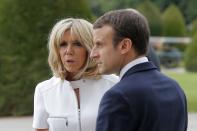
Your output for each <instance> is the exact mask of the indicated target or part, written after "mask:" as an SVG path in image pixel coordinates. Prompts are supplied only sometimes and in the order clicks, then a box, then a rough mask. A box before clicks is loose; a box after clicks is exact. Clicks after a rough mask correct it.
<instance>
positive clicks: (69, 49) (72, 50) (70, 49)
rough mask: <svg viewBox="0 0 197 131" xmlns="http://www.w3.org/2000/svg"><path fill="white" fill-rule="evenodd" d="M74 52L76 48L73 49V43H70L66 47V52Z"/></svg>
mask: <svg viewBox="0 0 197 131" xmlns="http://www.w3.org/2000/svg"><path fill="white" fill-rule="evenodd" d="M73 53H74V49H73V47H72V45H69V44H68V46H67V47H66V54H67V55H73Z"/></svg>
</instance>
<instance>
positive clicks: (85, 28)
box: [48, 18, 98, 79]
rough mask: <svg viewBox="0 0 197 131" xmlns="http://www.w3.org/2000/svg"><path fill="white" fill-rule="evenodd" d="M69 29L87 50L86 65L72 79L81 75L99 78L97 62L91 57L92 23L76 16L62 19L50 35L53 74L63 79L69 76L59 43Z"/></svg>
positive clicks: (49, 46) (50, 57)
mask: <svg viewBox="0 0 197 131" xmlns="http://www.w3.org/2000/svg"><path fill="white" fill-rule="evenodd" d="M68 30H70V32H71V35H73V36H75V37H76V38H77V40H78V41H79V42H80V43H81V44H82V45H83V46H84V47H85V48H86V50H87V58H86V63H85V66H84V67H83V68H82V69H81V70H80V71H79V72H78V73H77V74H76V75H75V76H74V78H72V79H79V78H81V77H93V78H98V75H97V66H96V63H95V62H94V61H93V60H92V59H90V57H89V56H90V52H91V49H92V48H93V34H92V31H93V27H92V24H91V23H89V22H88V21H86V20H84V19H75V18H68V19H63V20H60V21H59V22H57V23H56V24H55V26H54V27H53V29H52V31H51V33H50V35H49V41H48V48H49V56H48V63H49V66H50V67H51V70H52V72H53V74H54V75H55V76H56V77H60V78H61V79H66V77H67V70H66V69H65V68H64V66H63V63H62V61H61V58H60V53H59V45H60V43H61V42H62V39H63V36H64V33H65V32H66V31H68Z"/></svg>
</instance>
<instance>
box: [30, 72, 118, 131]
mask: <svg viewBox="0 0 197 131" xmlns="http://www.w3.org/2000/svg"><path fill="white" fill-rule="evenodd" d="M118 81H119V78H118V77H117V76H115V75H104V76H102V77H101V79H99V80H93V79H81V80H77V81H72V82H69V81H66V80H61V79H60V78H57V77H52V78H51V79H49V80H46V81H44V82H41V83H39V84H38V85H37V86H36V89H35V94H34V117H33V128H37V129H46V128H48V129H49V131H95V126H96V118H97V114H98V107H99V103H100V100H101V98H102V96H103V94H104V93H105V92H106V91H107V90H108V89H109V88H110V87H112V86H113V85H114V84H116V83H117V82H118ZM72 86H74V87H79V92H80V93H79V94H80V113H79V110H78V103H77V97H76V95H75V92H74V89H73V87H72Z"/></svg>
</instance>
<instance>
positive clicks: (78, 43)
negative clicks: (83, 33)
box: [73, 42, 82, 46]
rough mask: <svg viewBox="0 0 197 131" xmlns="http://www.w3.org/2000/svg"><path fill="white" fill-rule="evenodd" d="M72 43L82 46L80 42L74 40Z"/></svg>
mask: <svg viewBox="0 0 197 131" xmlns="http://www.w3.org/2000/svg"><path fill="white" fill-rule="evenodd" d="M73 44H74V45H76V46H82V44H81V43H80V42H74V43H73Z"/></svg>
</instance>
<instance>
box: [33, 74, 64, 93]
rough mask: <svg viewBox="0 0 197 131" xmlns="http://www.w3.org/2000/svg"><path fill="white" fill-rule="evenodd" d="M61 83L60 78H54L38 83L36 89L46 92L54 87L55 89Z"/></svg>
mask: <svg viewBox="0 0 197 131" xmlns="http://www.w3.org/2000/svg"><path fill="white" fill-rule="evenodd" d="M60 82H61V79H60V78H58V77H55V76H53V77H51V78H50V79H48V80H45V81H42V82H40V83H38V84H37V86H36V89H38V90H41V91H45V90H48V89H50V88H52V87H55V86H54V85H57V84H59V83H60Z"/></svg>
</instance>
